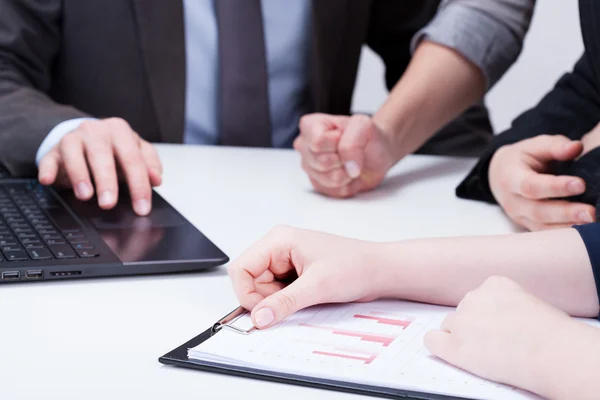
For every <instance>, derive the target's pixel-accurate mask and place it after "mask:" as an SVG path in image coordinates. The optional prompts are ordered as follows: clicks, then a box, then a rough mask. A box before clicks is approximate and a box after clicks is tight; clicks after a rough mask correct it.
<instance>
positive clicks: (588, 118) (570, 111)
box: [456, 54, 600, 203]
mask: <svg viewBox="0 0 600 400" xmlns="http://www.w3.org/2000/svg"><path fill="white" fill-rule="evenodd" d="M599 120H600V96H599V95H598V83H597V82H596V79H595V76H594V71H593V70H592V68H591V65H590V61H589V59H588V57H587V54H584V55H583V56H582V57H581V59H580V60H579V61H578V62H577V64H576V65H575V68H574V69H573V71H572V72H570V73H568V74H565V75H564V76H563V77H562V78H561V79H560V80H559V81H558V83H557V84H556V86H555V87H554V88H553V89H552V91H551V92H550V93H548V94H547V95H546V96H545V97H544V98H543V99H542V100H541V101H540V103H539V104H538V105H537V106H536V107H534V108H533V109H531V110H529V111H526V112H525V113H523V114H522V115H520V116H519V117H518V118H517V119H515V120H514V121H513V123H512V126H511V128H510V129H508V130H507V131H505V132H504V133H501V134H499V135H498V136H496V137H495V138H494V140H493V141H492V142H491V143H490V145H489V146H488V148H487V149H486V150H485V152H484V153H483V155H482V157H481V158H480V159H479V162H478V163H477V164H476V165H475V167H474V168H473V169H472V170H471V172H470V173H469V174H468V175H467V177H466V178H465V179H464V180H463V181H462V182H461V183H460V185H459V186H458V187H457V189H456V195H457V196H458V197H460V198H464V199H471V200H479V201H485V202H489V203H496V200H495V199H494V196H493V195H492V192H491V190H490V185H489V181H488V169H489V164H490V161H491V159H492V157H493V155H494V154H495V152H496V151H497V150H498V149H499V148H500V147H502V146H505V145H508V144H512V143H516V142H519V141H521V140H524V139H529V138H533V137H535V136H539V135H543V134H547V135H552V134H562V135H565V136H567V137H569V138H571V139H573V140H579V139H581V138H582V137H583V135H585V134H586V133H587V132H589V131H590V130H591V129H592V128H594V127H595V126H596V124H597V123H598V121H599Z"/></svg>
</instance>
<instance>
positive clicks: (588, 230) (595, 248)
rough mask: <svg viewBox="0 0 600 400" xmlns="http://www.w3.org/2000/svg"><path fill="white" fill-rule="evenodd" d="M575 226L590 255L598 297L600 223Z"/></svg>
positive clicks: (599, 292) (599, 290)
mask: <svg viewBox="0 0 600 400" xmlns="http://www.w3.org/2000/svg"><path fill="white" fill-rule="evenodd" d="M574 228H575V229H576V230H577V232H579V235H580V236H581V239H582V240H583V243H584V244H585V248H586V249H587V252H588V256H589V257H590V263H591V264H592V272H593V273H594V280H595V282H596V291H597V292H598V298H600V223H594V224H587V225H579V226H575V227H574Z"/></svg>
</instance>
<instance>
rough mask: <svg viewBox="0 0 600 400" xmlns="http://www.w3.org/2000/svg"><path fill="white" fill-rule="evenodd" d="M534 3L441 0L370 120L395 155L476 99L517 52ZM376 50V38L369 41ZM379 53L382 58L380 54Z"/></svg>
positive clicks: (422, 140)
mask: <svg viewBox="0 0 600 400" xmlns="http://www.w3.org/2000/svg"><path fill="white" fill-rule="evenodd" d="M534 5H535V2H534V1H532V0H494V1H488V2H477V1H471V0H445V1H443V2H442V5H441V7H440V9H439V11H438V14H437V15H436V17H435V18H434V20H433V21H432V22H431V23H430V24H428V25H427V26H426V27H425V28H423V29H422V30H420V31H419V32H418V33H417V34H416V35H415V37H414V38H413V41H412V47H413V50H414V55H413V58H412V61H411V63H410V65H409V67H408V69H407V70H406V72H405V73H404V75H403V76H402V78H401V79H400V81H399V82H398V83H397V84H396V86H395V87H394V89H393V91H392V93H391V94H390V96H389V98H388V100H387V101H386V103H385V104H384V105H383V107H382V108H381V109H380V110H379V111H378V112H377V114H376V115H375V117H374V121H375V123H376V124H378V125H379V126H380V127H381V129H382V130H383V132H386V133H387V134H388V135H390V136H392V139H391V141H392V143H396V145H395V146H394V148H395V149H396V151H398V153H397V154H396V158H401V156H404V155H406V154H409V153H411V152H413V151H415V150H417V149H418V148H419V147H420V146H421V145H422V144H423V143H425V142H426V141H427V140H428V139H430V138H431V137H432V136H433V135H434V134H435V133H436V132H437V131H438V130H439V129H441V128H442V127H443V126H444V125H446V124H447V123H449V122H450V121H452V120H453V119H454V118H456V117H457V116H458V115H460V114H461V113H462V112H464V111H465V110H466V109H467V108H468V107H470V106H471V105H472V104H474V103H475V102H477V101H479V100H480V99H481V98H482V97H483V95H484V94H485V92H486V91H487V90H489V89H490V88H491V87H492V86H493V85H495V83H496V82H497V81H498V80H499V79H500V78H501V77H502V76H503V75H504V73H505V72H506V71H507V70H508V69H509V68H510V66H511V65H512V64H513V63H514V62H515V61H516V59H517V58H518V56H519V54H520V53H521V50H522V46H523V40H524V38H525V35H526V33H527V31H528V29H529V24H530V21H531V15H532V12H533V8H534ZM373 48H374V49H375V50H376V51H377V49H378V46H377V41H374V42H373ZM382 57H383V58H384V60H385V56H384V54H382Z"/></svg>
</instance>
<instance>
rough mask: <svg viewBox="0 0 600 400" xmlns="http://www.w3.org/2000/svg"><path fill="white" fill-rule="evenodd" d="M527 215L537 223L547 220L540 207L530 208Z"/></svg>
mask: <svg viewBox="0 0 600 400" xmlns="http://www.w3.org/2000/svg"><path fill="white" fill-rule="evenodd" d="M529 214H530V217H531V219H532V220H534V221H537V222H544V221H545V220H546V219H547V215H546V212H545V211H544V209H542V208H541V207H535V206H534V207H532V208H531V210H530V211H529Z"/></svg>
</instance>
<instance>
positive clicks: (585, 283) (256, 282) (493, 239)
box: [229, 224, 600, 328]
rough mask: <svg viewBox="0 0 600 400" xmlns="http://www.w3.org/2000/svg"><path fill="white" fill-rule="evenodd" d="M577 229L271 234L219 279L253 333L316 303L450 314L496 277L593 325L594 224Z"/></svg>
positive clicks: (284, 230) (599, 273)
mask: <svg viewBox="0 0 600 400" xmlns="http://www.w3.org/2000/svg"><path fill="white" fill-rule="evenodd" d="M578 230H579V233H578V232H577V230H575V229H563V230H556V231H548V232H536V233H525V234H512V235H501V236H485V237H464V238H449V239H423V240H411V241H403V242H393V243H371V242H365V241H359V240H352V239H347V238H342V237H338V236H334V235H328V234H325V233H320V232H313V231H307V230H301V229H293V228H288V227H279V228H277V229H275V230H273V232H272V233H271V234H269V235H267V236H266V237H265V238H263V239H262V240H260V241H259V242H258V243H257V244H255V245H254V246H252V247H251V248H250V249H249V250H247V251H246V252H245V253H244V254H243V255H242V256H241V257H239V258H238V259H237V260H235V261H234V262H232V263H231V265H230V267H229V273H230V276H231V278H232V281H233V286H234V289H235V292H236V294H237V296H238V299H239V301H240V304H241V305H242V306H243V307H245V308H246V309H248V310H252V313H253V317H254V318H255V323H256V324H257V326H258V327H261V328H263V327H267V326H271V325H272V324H273V323H276V322H279V321H281V320H283V319H284V318H286V317H287V316H289V315H290V314H292V313H294V312H296V311H298V310H300V309H302V308H305V307H308V306H311V305H314V304H321V303H338V302H352V301H367V300H374V299H377V298H381V297H387V298H390V297H391V298H399V299H405V300H412V301H419V302H425V303H432V304H440V305H448V306H456V305H458V304H459V302H460V301H461V300H462V299H463V297H464V296H465V295H466V294H467V293H468V292H470V291H472V290H474V289H475V288H477V287H478V286H480V285H481V284H482V283H483V282H484V281H485V280H486V279H488V278H489V277H492V276H497V275H500V276H504V277H507V278H509V279H512V280H514V281H516V282H518V283H519V284H520V285H522V286H524V287H525V288H526V289H527V290H529V291H531V292H532V293H533V294H534V295H536V296H538V297H540V298H542V299H544V300H545V301H547V302H549V303H551V304H553V305H555V306H557V307H559V308H560V309H562V310H564V311H566V312H568V313H569V314H571V315H573V316H580V317H594V316H598V313H599V305H598V289H597V287H598V285H597V282H600V255H598V254H597V253H600V251H598V250H597V249H599V248H600V224H591V225H586V226H583V227H578ZM582 237H583V240H582ZM289 282H292V283H289Z"/></svg>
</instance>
